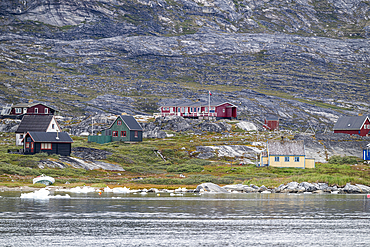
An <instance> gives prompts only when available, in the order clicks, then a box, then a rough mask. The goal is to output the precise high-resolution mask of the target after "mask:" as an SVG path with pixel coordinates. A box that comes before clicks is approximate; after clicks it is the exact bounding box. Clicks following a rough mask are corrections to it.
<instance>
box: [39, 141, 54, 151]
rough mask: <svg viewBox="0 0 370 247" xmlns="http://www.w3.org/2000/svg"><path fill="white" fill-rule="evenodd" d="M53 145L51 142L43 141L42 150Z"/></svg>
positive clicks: (49, 148)
mask: <svg viewBox="0 0 370 247" xmlns="http://www.w3.org/2000/svg"><path fill="white" fill-rule="evenodd" d="M51 149H52V145H51V143H50V142H42V143H41V150H51Z"/></svg>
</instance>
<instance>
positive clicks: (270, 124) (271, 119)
mask: <svg viewBox="0 0 370 247" xmlns="http://www.w3.org/2000/svg"><path fill="white" fill-rule="evenodd" d="M263 127H264V128H265V129H266V130H279V118H278V117H277V116H268V117H266V118H265V124H264V125H263Z"/></svg>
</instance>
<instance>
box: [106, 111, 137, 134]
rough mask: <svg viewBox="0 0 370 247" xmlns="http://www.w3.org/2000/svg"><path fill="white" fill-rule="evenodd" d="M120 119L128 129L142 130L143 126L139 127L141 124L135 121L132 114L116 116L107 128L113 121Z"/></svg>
mask: <svg viewBox="0 0 370 247" xmlns="http://www.w3.org/2000/svg"><path fill="white" fill-rule="evenodd" d="M119 118H120V119H121V120H122V121H123V122H124V123H125V124H126V126H127V128H129V130H139V131H143V128H141V125H140V124H139V123H138V122H137V121H136V119H135V118H134V117H133V116H125V115H124V116H118V117H117V118H116V120H114V122H113V123H112V124H111V125H110V126H109V128H108V129H110V128H112V126H113V125H114V123H115V122H117V120H118V119H119Z"/></svg>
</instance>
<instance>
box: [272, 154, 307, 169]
mask: <svg viewBox="0 0 370 247" xmlns="http://www.w3.org/2000/svg"><path fill="white" fill-rule="evenodd" d="M275 157H279V161H275ZM287 157H289V161H285V156H273V155H271V156H270V157H269V161H270V162H269V164H270V166H272V167H299V168H304V167H305V166H304V156H287ZM294 157H299V162H295V161H294Z"/></svg>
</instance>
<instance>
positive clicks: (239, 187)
mask: <svg viewBox="0 0 370 247" xmlns="http://www.w3.org/2000/svg"><path fill="white" fill-rule="evenodd" d="M222 188H224V189H226V190H227V191H228V192H229V193H230V192H240V193H262V192H266V191H267V192H271V193H285V194H289V193H303V194H311V193H312V194H324V193H326V194H366V193H370V187H369V186H366V185H363V184H356V185H351V184H350V183H347V184H346V185H345V186H344V187H343V188H338V187H337V186H329V185H328V184H327V183H308V182H302V183H297V182H290V183H288V184H281V185H280V186H278V187H277V188H273V189H269V188H266V186H264V185H262V186H261V187H258V186H256V185H253V184H251V185H243V184H233V185H225V186H223V187H222Z"/></svg>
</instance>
